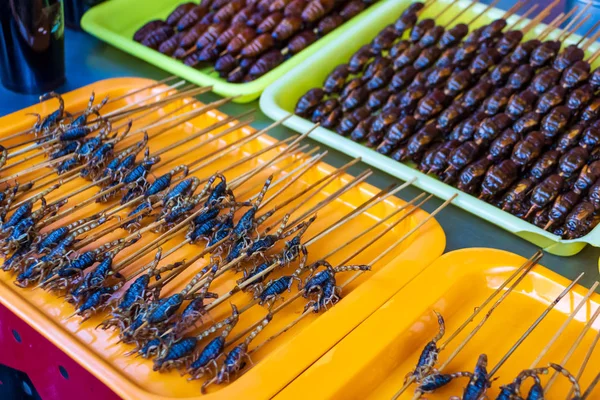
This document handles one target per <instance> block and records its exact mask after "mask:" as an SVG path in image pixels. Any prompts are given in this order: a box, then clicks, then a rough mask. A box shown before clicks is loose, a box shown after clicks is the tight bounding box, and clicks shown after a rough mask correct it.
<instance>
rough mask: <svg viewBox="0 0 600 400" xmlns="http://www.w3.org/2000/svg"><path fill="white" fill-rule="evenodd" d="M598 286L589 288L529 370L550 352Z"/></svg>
mask: <svg viewBox="0 0 600 400" xmlns="http://www.w3.org/2000/svg"><path fill="white" fill-rule="evenodd" d="M598 285H600V282H596V283H594V285H593V286H592V287H591V288H590V290H589V291H588V292H587V294H586V295H585V296H584V297H583V298H582V299H581V301H580V302H579V303H578V304H577V306H576V307H575V309H573V311H572V312H571V314H570V315H569V317H568V318H567V319H566V320H565V322H563V324H562V325H561V327H560V328H559V329H558V330H557V331H556V333H555V334H554V336H553V337H552V339H550V341H549V342H548V344H546V346H545V347H544V348H543V349H542V351H541V352H540V354H539V355H538V356H537V358H536V359H535V360H534V361H533V362H532V363H531V366H530V367H529V369H533V368H535V367H537V366H538V364H539V363H540V362H541V361H542V358H544V356H545V355H546V354H547V353H548V351H549V350H550V348H551V347H552V345H553V344H554V343H555V342H556V341H557V340H558V339H559V338H560V337H561V335H562V333H563V332H564V331H565V329H567V326H569V324H570V323H571V321H572V320H573V318H575V316H576V315H577V313H578V312H579V310H581V308H582V307H583V306H584V305H585V304H586V303H587V302H588V300H589V298H590V297H591V296H592V294H594V292H595V291H596V288H597V287H598Z"/></svg>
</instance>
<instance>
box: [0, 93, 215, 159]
mask: <svg viewBox="0 0 600 400" xmlns="http://www.w3.org/2000/svg"><path fill="white" fill-rule="evenodd" d="M209 89H210V88H209ZM206 91H207V88H196V89H193V90H188V91H181V92H175V94H174V95H173V96H171V97H169V98H167V99H165V100H159V101H156V102H154V103H151V104H149V105H147V106H143V107H140V108H139V109H134V110H131V111H130V112H128V114H127V115H124V116H123V117H128V116H130V115H132V114H135V113H137V112H139V111H145V110H147V109H156V108H158V107H161V106H164V105H167V104H169V103H171V102H174V101H177V100H178V99H181V98H184V97H188V96H194V95H198V94H201V93H205V92H206ZM154 97H155V95H153V96H150V98H154ZM190 104H191V103H190ZM190 104H184V105H183V106H181V107H179V109H182V108H185V107H188V106H189V105H190ZM171 114H172V112H171V113H169V114H168V115H171ZM168 115H164V116H161V118H159V120H160V119H162V118H166V117H167V116H168ZM110 116H111V113H107V114H106V115H104V116H101V117H99V118H97V119H95V120H94V121H93V122H91V123H96V124H97V123H98V122H99V121H101V120H105V121H107V122H108V121H109V117H110ZM143 116H144V115H142V116H139V117H138V118H141V117H143ZM138 118H136V119H138ZM113 119H114V118H113ZM91 123H88V125H77V126H70V125H67V126H64V127H62V128H57V129H56V130H55V131H53V132H51V133H49V134H47V135H45V136H42V137H37V138H35V139H32V140H29V141H26V142H24V143H21V144H18V145H15V146H12V147H10V149H13V148H16V147H21V146H23V145H24V144H27V143H30V142H35V141H38V142H40V141H41V143H38V144H36V145H32V146H28V147H25V148H22V149H19V150H18V151H14V152H12V153H11V154H10V155H9V159H11V158H14V157H16V156H18V155H22V154H25V153H27V152H31V151H33V150H36V149H38V148H43V149H44V150H43V151H41V152H40V153H38V155H44V154H45V153H46V152H47V151H48V146H52V145H55V144H58V143H60V141H61V140H60V139H59V138H58V137H57V136H58V134H59V133H61V132H62V133H61V135H63V136H65V137H70V136H72V135H73V133H74V132H79V131H75V129H78V130H82V129H83V130H82V131H81V133H79V134H82V133H84V132H89V133H91V132H93V131H95V129H92V128H93V127H91V126H90V124H91ZM122 127H123V125H121V126H118V127H116V129H120V128H122ZM44 139H48V140H44ZM8 167H12V165H8V166H7V168H8Z"/></svg>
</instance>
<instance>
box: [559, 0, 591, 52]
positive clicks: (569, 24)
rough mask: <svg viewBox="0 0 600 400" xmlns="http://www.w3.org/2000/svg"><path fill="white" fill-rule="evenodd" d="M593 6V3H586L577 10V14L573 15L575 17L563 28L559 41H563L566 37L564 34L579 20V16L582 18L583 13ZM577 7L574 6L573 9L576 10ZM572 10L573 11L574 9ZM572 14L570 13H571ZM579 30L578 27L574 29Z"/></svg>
mask: <svg viewBox="0 0 600 400" xmlns="http://www.w3.org/2000/svg"><path fill="white" fill-rule="evenodd" d="M591 6H592V3H588V4H586V5H585V6H584V7H583V8H582V9H581V10H580V11H578V12H577V14H576V15H575V16H574V17H573V19H572V20H571V21H569V23H568V24H567V26H565V27H564V29H563V33H562V34H561V35H560V36H559V37H558V39H557V40H558V41H560V42H562V41H563V40H564V39H565V38H563V35H564V34H565V33H566V32H568V31H569V29H571V27H572V26H573V25H574V24H575V23H576V22H577V21H578V20H579V18H581V17H582V16H583V14H584V13H585V12H586V11H587V10H588V9H589V8H590V7H591ZM576 9H577V7H573V10H576ZM573 10H571V12H572V11H573ZM569 14H570V13H569ZM574 30H577V29H574Z"/></svg>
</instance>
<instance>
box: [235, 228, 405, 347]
mask: <svg viewBox="0 0 600 400" xmlns="http://www.w3.org/2000/svg"><path fill="white" fill-rule="evenodd" d="M386 232H387V230H386ZM386 232H384V233H382V234H381V236H382V235H384V234H385V233H386ZM401 241H402V240H401ZM401 241H399V242H396V243H395V245H394V246H392V247H390V248H388V249H387V250H386V253H387V252H389V251H391V249H393V248H395V246H396V245H398V244H399V243H401ZM345 246H346V245H343V246H342V247H345ZM356 254H357V253H355V255H356ZM378 259H381V258H380V257H378ZM320 264H322V262H318V263H317V264H316V265H320ZM371 264H374V262H372V263H371ZM338 268H345V267H343V266H340V267H338ZM368 269H369V268H368V266H361V267H360V270H368ZM307 284H308V282H307ZM301 294H302V291H300V292H298V293H297V294H296V295H294V296H292V297H291V298H290V299H289V300H287V301H286V302H285V303H284V304H282V305H280V306H279V307H277V308H276V309H274V310H272V311H271V313H270V315H271V316H273V315H275V314H276V313H277V312H278V311H280V310H281V309H283V308H284V307H286V306H287V305H288V304H290V303H291V302H292V301H294V300H295V299H296V298H298V297H299V296H300V295H301ZM337 296H338V295H337V294H335V297H332V298H331V300H330V301H331V302H332V303H335V302H337V301H338V300H337V298H338V297H337ZM316 304H318V302H317V303H315V307H313V306H312V305H310V303H309V304H308V306H307V308H306V311H305V313H304V314H303V315H302V316H301V317H300V318H299V319H297V320H296V321H295V322H293V323H291V324H290V325H288V326H287V327H286V328H285V329H283V330H282V331H280V332H279V333H278V334H276V336H279V335H280V334H281V333H283V332H285V331H286V330H288V329H290V328H291V327H292V326H293V325H295V324H296V323H297V322H298V321H299V320H300V319H301V318H304V317H305V316H306V315H308V311H312V312H318V311H320V310H321V309H322V306H319V307H318V308H317V307H316ZM313 309H314V310H313ZM256 326H257V324H255V325H253V326H252V327H250V328H249V329H248V330H251V329H254V328H255V327H256ZM248 330H246V331H245V332H243V333H241V334H240V335H238V338H239V337H240V336H241V335H245V334H246V333H247V331H248ZM276 336H271V337H270V338H269V339H267V340H266V342H263V343H262V344H259V345H258V346H257V347H256V348H255V350H253V351H251V352H250V353H252V352H254V351H256V350H258V349H259V348H261V347H262V346H263V345H264V344H265V343H267V342H270V341H272V340H273V339H274V338H275V337H276ZM238 338H234V339H232V340H230V341H229V342H228V344H233V343H234V342H235V341H236V340H238Z"/></svg>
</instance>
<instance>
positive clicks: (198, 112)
mask: <svg viewBox="0 0 600 400" xmlns="http://www.w3.org/2000/svg"><path fill="white" fill-rule="evenodd" d="M231 99H232V98H226V99H222V100H219V101H215V102H213V103H210V104H208V105H205V106H202V107H200V108H198V109H195V110H192V111H190V112H187V113H184V114H181V115H178V116H176V117H173V118H170V119H167V120H164V121H160V120H161V119H163V118H164V116H161V117H160V118H159V119H158V122H155V123H153V124H151V125H149V126H145V127H144V128H140V129H138V130H136V131H134V132H130V133H129V136H130V137H131V136H132V135H135V134H137V133H142V132H145V131H146V130H148V129H152V128H155V127H158V126H161V125H164V124H167V123H169V122H172V121H174V120H177V119H180V118H182V117H183V118H186V121H187V120H189V119H193V118H195V117H197V116H199V115H202V114H204V113H206V112H208V111H210V110H213V109H215V108H217V107H219V106H221V105H223V104H225V103H227V102H228V101H230V100H231ZM182 122H185V121H179V122H177V123H176V125H179V124H181V123H182ZM176 125H173V126H172V127H171V128H173V127H175V126H176ZM169 129H170V128H169ZM164 132H165V130H163V131H161V132H159V133H164ZM156 136H158V134H155V135H153V136H152V138H155V137H156ZM53 141H54V142H57V141H58V139H53V140H50V141H48V142H45V143H41V144H39V145H35V146H30V147H28V148H27V152H29V151H31V150H34V149H36V148H39V147H41V146H46V145H49V144H51V143H52V142H53ZM72 157H74V155H73V154H69V155H67V156H64V157H61V158H59V159H55V160H50V161H47V162H52V163H55V162H56V161H57V160H60V161H64V160H66V159H69V158H72ZM38 165H41V166H42V167H43V166H45V165H44V163H41V164H38ZM39 168H41V167H38V166H33V167H31V168H30V169H28V170H25V171H26V172H27V173H29V172H33V171H35V170H37V169H39ZM25 171H20V172H18V173H17V174H15V175H16V176H21V175H24V174H26V173H25ZM15 175H12V176H11V177H8V178H5V179H3V180H0V183H3V182H4V181H6V180H10V179H12V178H13V177H14V176H15Z"/></svg>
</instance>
